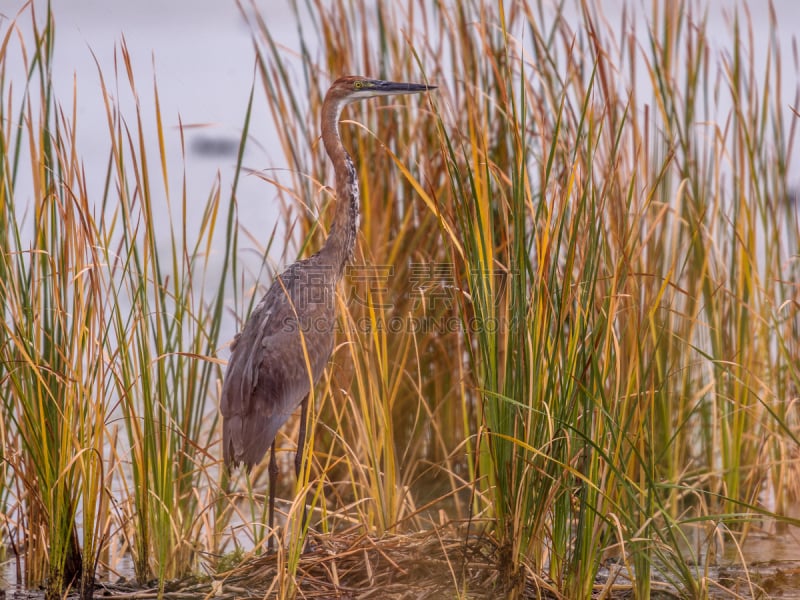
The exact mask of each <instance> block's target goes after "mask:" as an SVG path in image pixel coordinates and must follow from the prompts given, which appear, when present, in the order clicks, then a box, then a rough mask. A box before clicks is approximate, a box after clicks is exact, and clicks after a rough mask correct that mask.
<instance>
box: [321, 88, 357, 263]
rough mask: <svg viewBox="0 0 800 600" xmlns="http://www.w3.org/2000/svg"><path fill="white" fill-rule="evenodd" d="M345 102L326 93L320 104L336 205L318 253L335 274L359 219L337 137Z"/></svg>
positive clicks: (351, 246) (351, 169) (351, 176)
mask: <svg viewBox="0 0 800 600" xmlns="http://www.w3.org/2000/svg"><path fill="white" fill-rule="evenodd" d="M343 105H344V103H343V102H342V100H341V99H340V98H337V97H332V96H330V95H329V96H328V97H327V98H325V102H324V103H323V105H322V142H323V143H324V144H325V151H326V152H327V153H328V156H329V157H330V159H331V162H332V163H333V170H334V173H335V174H336V207H335V213H334V216H333V224H332V225H331V230H330V232H329V233H328V238H327V239H326V240H325V244H324V245H323V247H322V250H320V254H321V255H323V256H325V257H326V258H328V259H329V260H330V262H331V264H332V265H333V267H334V269H335V271H336V273H337V276H338V277H341V276H342V272H343V271H344V266H345V264H346V263H348V262H349V261H350V260H351V259H352V258H353V251H354V250H355V243H356V235H357V233H358V220H359V190H358V175H357V174H356V168H355V165H353V161H352V159H351V158H350V155H349V154H348V153H347V150H345V149H344V146H343V145H342V139H341V138H340V137H339V117H340V115H341V113H342V107H343Z"/></svg>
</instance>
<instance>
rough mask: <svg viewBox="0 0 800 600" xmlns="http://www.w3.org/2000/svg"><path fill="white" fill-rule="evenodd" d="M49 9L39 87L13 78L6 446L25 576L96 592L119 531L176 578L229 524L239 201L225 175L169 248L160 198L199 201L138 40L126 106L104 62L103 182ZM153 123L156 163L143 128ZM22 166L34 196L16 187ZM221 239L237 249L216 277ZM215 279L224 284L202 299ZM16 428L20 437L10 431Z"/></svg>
mask: <svg viewBox="0 0 800 600" xmlns="http://www.w3.org/2000/svg"><path fill="white" fill-rule="evenodd" d="M37 17H38V15H37V14H35V13H34V11H33V7H31V8H30V18H31V21H32V24H33V25H32V26H33V29H34V33H35V40H34V43H35V48H34V49H33V52H30V53H27V52H26V53H25V56H30V57H31V59H30V63H29V64H27V65H26V71H27V72H28V73H29V75H30V77H29V80H28V85H27V87H26V88H25V90H24V93H22V94H21V96H20V97H13V96H12V90H11V89H10V88H5V87H4V86H0V88H1V89H0V96H1V97H2V102H0V105H2V109H0V110H3V111H4V113H3V114H2V115H0V116H2V122H3V123H4V124H5V126H4V128H3V131H2V139H0V145H1V146H2V148H3V152H2V156H3V164H2V171H1V172H0V176H2V181H1V182H0V190H1V193H2V197H1V198H0V208H2V222H3V223H4V224H5V225H6V231H7V232H8V233H9V235H8V236H4V238H3V245H2V248H0V250H1V252H0V265H1V266H0V274H2V276H1V277H0V294H1V298H2V304H3V306H4V310H5V318H4V319H3V321H2V333H0V340H1V341H2V343H1V344H0V357H2V358H0V362H1V363H2V365H3V366H2V369H3V371H2V373H3V378H4V385H3V388H4V392H3V403H2V407H3V413H4V416H3V422H4V427H3V441H4V447H3V456H4V458H5V459H6V460H7V461H8V464H10V465H11V466H12V468H13V469H14V476H13V479H14V480H15V481H16V482H17V485H18V487H19V489H21V490H22V491H21V493H20V495H19V496H18V498H17V500H18V501H19V502H21V503H22V506H24V516H23V517H22V518H21V519H19V520H18V521H17V523H16V532H17V534H16V535H18V536H19V539H18V540H17V543H16V546H17V547H24V549H25V574H26V583H27V584H28V585H38V584H40V583H42V582H45V581H46V584H47V596H48V597H61V594H62V593H63V590H64V589H65V588H66V587H68V586H73V585H78V584H80V593H81V596H82V597H90V596H91V595H92V593H93V585H94V574H95V569H96V567H97V565H98V561H99V560H100V558H101V556H104V555H107V554H108V550H109V548H110V547H114V546H117V545H119V544H120V543H126V544H127V545H128V548H129V549H130V551H131V552H132V553H133V557H134V568H135V571H136V577H137V579H139V581H140V582H142V583H143V582H145V581H149V580H150V579H151V578H152V577H153V576H154V575H155V576H157V577H158V579H159V582H160V585H162V586H163V584H164V582H165V581H166V580H167V578H174V577H179V576H182V575H185V574H187V573H189V572H191V571H192V570H194V569H196V568H197V565H198V556H197V550H198V547H197V545H198V540H200V539H203V538H205V539H210V540H213V539H214V537H215V535H214V534H215V529H214V528H215V527H216V524H215V523H214V521H213V519H212V518H210V517H209V516H208V514H206V513H207V510H208V508H209V506H213V502H212V501H211V498H213V497H214V496H215V495H216V494H217V493H218V483H217V478H216V476H215V475H214V474H213V471H209V468H210V467H214V465H215V463H216V462H217V461H216V458H215V457H214V456H213V455H212V454H210V452H209V450H208V449H209V448H210V447H211V446H212V445H213V444H214V443H215V442H214V440H215V437H216V432H215V427H214V423H215V412H214V411H211V412H210V418H209V410H208V408H207V402H208V400H209V398H213V397H214V396H215V394H216V386H217V381H218V380H219V376H220V375H219V365H218V362H217V361H216V360H214V359H213V358H212V357H213V355H214V353H215V352H216V348H217V347H218V346H219V345H220V344H221V341H220V339H219V336H220V328H221V323H222V321H223V312H224V306H225V301H226V298H227V296H226V294H225V293H223V292H224V291H225V290H227V289H231V288H230V283H229V282H228V281H227V279H228V267H229V266H230V264H231V260H230V256H231V251H230V248H231V244H232V243H233V242H234V240H235V234H234V232H233V230H234V228H235V225H234V224H235V219H234V215H235V205H234V203H233V202H231V203H230V204H228V205H227V206H225V203H224V202H223V201H222V195H221V192H220V189H219V186H217V187H215V188H213V189H212V190H211V191H210V194H209V197H208V199H207V201H206V203H205V205H204V206H201V207H200V210H201V214H202V219H201V220H200V224H199V226H198V230H197V231H188V230H187V228H186V226H185V225H183V224H180V225H176V224H173V223H172V222H171V221H170V227H169V228H168V233H169V236H168V239H169V244H168V246H167V247H164V246H163V245H162V244H161V243H158V242H157V241H156V236H155V216H154V214H155V211H156V210H159V211H161V212H162V213H164V214H166V215H172V214H174V213H173V211H174V210H175V208H176V207H175V206H173V204H172V203H174V202H176V200H177V202H178V205H177V208H178V211H179V212H178V214H179V218H180V219H181V221H185V218H186V214H187V211H188V210H190V208H189V205H190V199H189V198H188V197H187V195H186V185H185V183H186V182H185V181H182V182H180V184H179V186H178V188H177V189H178V190H179V191H178V192H177V193H175V192H174V191H173V190H172V188H171V187H170V179H169V177H170V174H169V173H168V169H167V157H166V155H165V151H164V144H163V139H164V135H165V133H164V129H165V127H164V125H163V121H162V117H161V113H160V109H159V103H158V89H157V86H154V88H153V96H152V106H154V107H155V114H156V119H155V126H154V127H155V131H154V132H152V135H151V132H149V131H147V130H146V128H145V126H144V125H143V119H142V114H141V111H140V105H139V103H138V95H137V89H136V82H135V81H134V79H133V77H132V72H133V69H132V66H131V64H130V59H129V56H128V54H127V50H126V48H125V46H124V44H123V45H122V46H121V50H120V52H121V54H120V63H119V64H120V65H122V66H123V67H124V68H125V72H126V73H127V77H128V84H129V86H130V90H131V92H132V94H133V95H134V97H136V98H137V104H136V113H135V114H134V115H133V118H132V119H129V117H127V116H125V115H123V114H121V112H120V111H119V109H118V108H117V106H116V105H115V103H114V101H112V99H111V94H110V93H108V91H107V88H106V79H105V76H104V74H103V73H100V81H101V86H100V88H99V90H98V93H101V94H102V95H103V98H104V100H105V102H106V109H107V114H106V116H107V123H108V130H109V140H110V141H111V150H110V153H109V160H108V166H107V169H108V170H107V172H106V185H105V187H104V188H103V192H102V196H99V197H93V196H91V195H90V192H89V191H88V190H89V185H88V184H87V176H86V167H85V166H84V165H83V164H82V162H81V160H80V149H79V147H78V146H77V135H76V131H77V127H78V123H77V120H78V117H77V113H76V109H75V106H76V104H75V99H74V98H73V99H72V104H71V107H72V108H71V109H66V108H65V106H64V105H63V104H62V103H61V102H60V101H59V100H58V99H57V98H55V97H54V93H53V87H52V83H51V81H50V79H49V74H50V70H51V60H52V55H53V52H54V50H53V49H54V36H53V32H54V24H53V21H52V15H51V14H50V13H49V11H47V13H46V15H45V19H44V21H43V22H42V23H43V25H41V26H40V25H39V21H38V19H37ZM13 29H14V24H13V23H12V25H11V27H10V28H9V30H8V33H9V35H8V36H6V37H5V44H4V46H3V47H2V48H3V50H4V52H3V54H2V55H0V58H2V59H5V56H6V55H5V50H6V48H7V47H8V46H7V44H8V43H9V40H10V39H12V37H11V33H12V32H13ZM119 83H121V82H119V81H116V82H115V87H116V90H117V92H119V90H120V87H119ZM20 99H21V102H20ZM14 106H19V113H18V114H12V113H10V112H9V111H10V110H11V109H12V107H14ZM245 135H246V127H245ZM153 138H155V139H157V140H159V141H160V143H159V144H158V150H157V159H156V161H155V162H154V163H151V159H150V156H149V152H150V149H149V148H150V147H149V145H148V143H146V142H145V140H146V139H153ZM155 173H158V174H160V177H161V182H160V183H161V187H160V188H159V186H158V185H157V183H156V182H157V181H158V176H157V175H155ZM23 176H24V177H30V179H31V181H32V183H33V194H32V198H31V199H28V198H25V199H23V198H21V197H18V196H17V190H18V181H19V179H18V178H21V177H23ZM23 189H24V188H23ZM20 196H21V194H20ZM191 203H192V204H193V207H192V209H191V210H193V211H195V210H198V209H197V203H196V202H195V201H192V202H191ZM226 210H227V212H228V214H227V216H226V215H225V211H226ZM26 219H27V222H26ZM222 219H226V220H225V222H224V223H223V224H222V226H219V225H218V222H219V221H221V220H222ZM220 232H221V233H220ZM212 248H213V249H214V250H213V251H216V252H223V253H224V254H225V256H226V259H225V261H224V263H223V266H222V269H221V270H219V271H216V272H214V273H213V274H212V273H210V271H209V268H208V267H209V258H210V256H211V254H212ZM214 281H217V283H216V289H217V291H218V292H219V293H218V294H216V295H215V297H214V298H213V299H208V298H205V297H203V294H202V290H204V289H205V286H206V285H209V284H212V285H213V282H214ZM234 286H235V283H234ZM120 425H122V426H123V427H124V430H125V431H126V432H127V443H120V442H121V438H120V436H119V435H117V431H118V429H119V427H120ZM6 426H8V427H9V428H10V429H11V431H6ZM13 440H17V443H19V444H20V445H21V447H20V448H18V449H15V448H12V447H10V446H8V445H5V444H8V443H10V442H12V441H13ZM4 472H5V471H4ZM3 489H5V488H3ZM112 490H113V491H112ZM211 490H213V492H211ZM0 491H2V490H0ZM120 492H121V496H120V495H118V494H120ZM6 496H7V494H6V493H3V494H2V495H0V497H2V498H4V497H6ZM112 506H113V508H114V510H113V511H112ZM8 529H9V530H10V529H11V528H10V527H9V528H8ZM120 538H122V539H120ZM208 550H213V546H212V547H210V548H208Z"/></svg>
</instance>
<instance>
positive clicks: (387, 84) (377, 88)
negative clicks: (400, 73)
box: [370, 79, 436, 96]
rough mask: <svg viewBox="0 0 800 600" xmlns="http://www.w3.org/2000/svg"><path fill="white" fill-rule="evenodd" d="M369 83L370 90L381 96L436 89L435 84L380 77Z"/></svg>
mask: <svg viewBox="0 0 800 600" xmlns="http://www.w3.org/2000/svg"><path fill="white" fill-rule="evenodd" d="M370 83H371V84H372V85H371V86H370V91H371V92H373V93H375V94H380V95H381V96H383V95H389V94H419V93H421V92H428V91H430V90H435V89H436V86H435V85H428V84H427V83H405V82H399V81H383V80H381V79H374V80H372V81H371V82H370Z"/></svg>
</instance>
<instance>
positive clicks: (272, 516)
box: [267, 440, 278, 552]
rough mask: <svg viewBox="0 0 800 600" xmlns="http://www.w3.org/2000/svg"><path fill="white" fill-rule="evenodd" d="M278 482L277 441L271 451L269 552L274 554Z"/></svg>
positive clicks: (273, 442) (273, 443)
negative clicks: (276, 487)
mask: <svg viewBox="0 0 800 600" xmlns="http://www.w3.org/2000/svg"><path fill="white" fill-rule="evenodd" d="M277 481H278V461H277V460H276V459H275V440H272V446H270V451H269V537H268V538H267V552H272V542H273V539H274V538H273V534H274V533H275V484H276V483H277Z"/></svg>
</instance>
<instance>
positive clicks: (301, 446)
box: [294, 395, 308, 528]
mask: <svg viewBox="0 0 800 600" xmlns="http://www.w3.org/2000/svg"><path fill="white" fill-rule="evenodd" d="M307 425H308V395H306V397H305V398H303V401H302V402H301V403H300V433H299V434H298V436H297V454H295V455H294V474H295V476H296V477H297V480H298V481H299V480H300V471H301V470H302V468H303V454H304V450H305V446H306V426H307ZM306 500H307V498H305V499H304V500H303V521H302V522H301V523H300V526H301V527H302V528H304V527H305V525H306V522H307V520H308V502H306Z"/></svg>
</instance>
